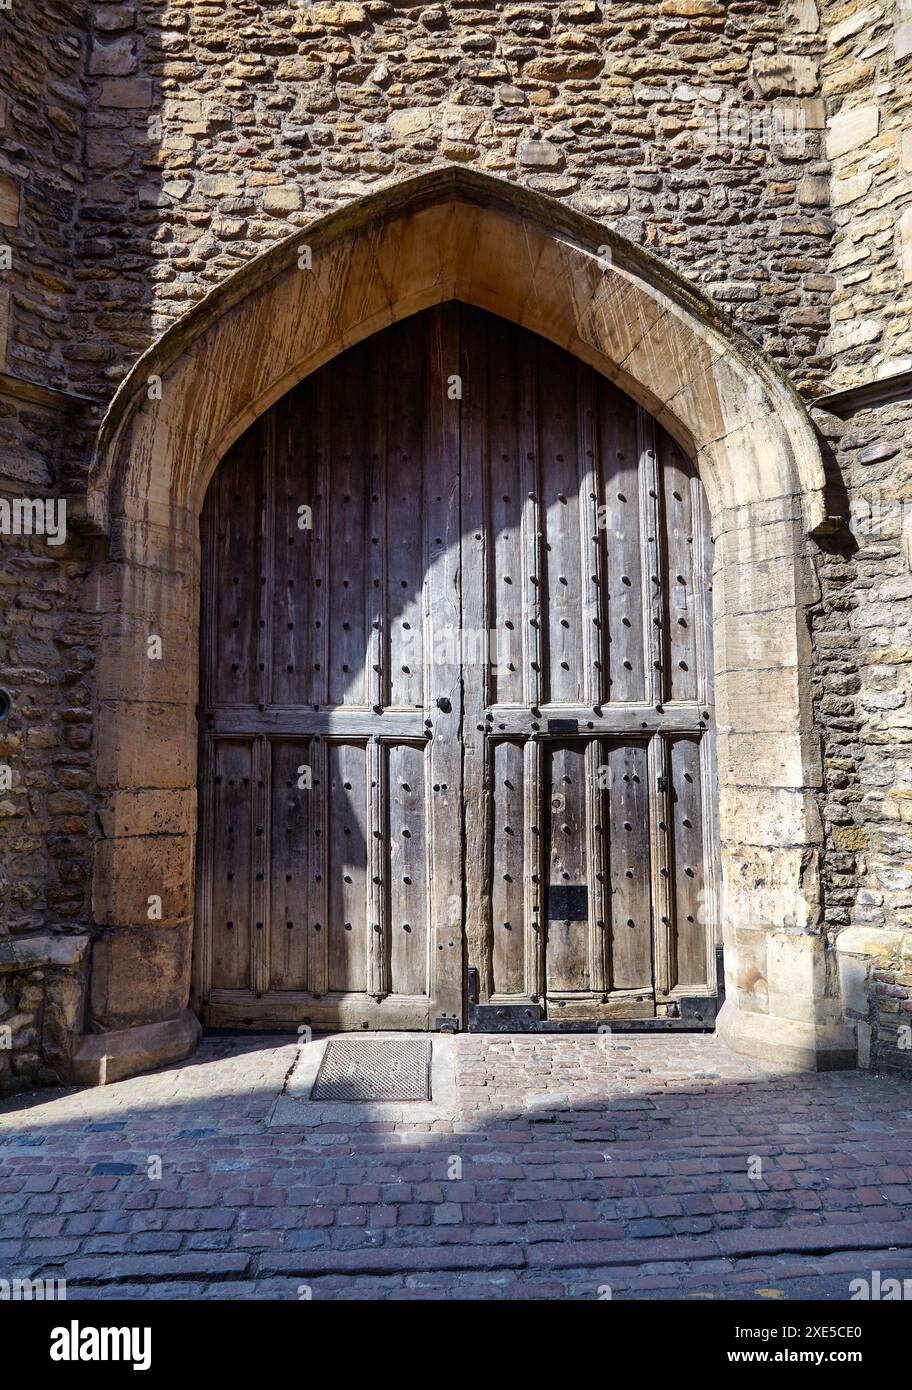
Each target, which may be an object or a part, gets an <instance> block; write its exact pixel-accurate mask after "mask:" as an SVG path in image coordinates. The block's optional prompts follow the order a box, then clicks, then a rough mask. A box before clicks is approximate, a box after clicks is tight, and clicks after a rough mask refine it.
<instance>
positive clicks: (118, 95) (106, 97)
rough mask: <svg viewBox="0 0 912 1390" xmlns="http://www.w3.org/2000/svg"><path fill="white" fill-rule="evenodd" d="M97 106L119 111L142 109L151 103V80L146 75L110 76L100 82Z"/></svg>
mask: <svg viewBox="0 0 912 1390" xmlns="http://www.w3.org/2000/svg"><path fill="white" fill-rule="evenodd" d="M98 105H99V106H111V107H114V108H115V109H117V110H121V111H142V110H145V109H147V108H148V107H150V106H151V105H152V81H151V78H148V77H111V78H109V79H108V80H107V81H106V82H102V83H101V84H100V88H99V93H98Z"/></svg>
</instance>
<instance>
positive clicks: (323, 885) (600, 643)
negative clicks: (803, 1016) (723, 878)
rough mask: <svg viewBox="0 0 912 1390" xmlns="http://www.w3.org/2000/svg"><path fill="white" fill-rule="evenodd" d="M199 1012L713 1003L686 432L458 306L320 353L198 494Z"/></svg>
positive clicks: (704, 515)
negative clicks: (316, 364) (679, 436)
mask: <svg viewBox="0 0 912 1390" xmlns="http://www.w3.org/2000/svg"><path fill="white" fill-rule="evenodd" d="M201 546H202V621H201V661H200V757H199V783H198V788H199V805H200V833H199V860H198V874H197V884H198V888H197V892H198V904H197V908H198V910H197V923H198V936H197V949H196V967H195V982H194V990H195V996H196V999H195V1002H196V1006H197V1008H198V1010H199V1012H200V1013H201V1015H202V1018H203V1021H204V1023H206V1024H208V1025H210V1026H214V1027H229V1028H251V1029H270V1030H272V1029H286V1028H287V1029H297V1028H299V1027H301V1026H302V1025H310V1026H312V1027H313V1028H315V1029H328V1030H332V1031H336V1030H345V1031H352V1030H354V1029H359V1028H363V1029H384V1030H410V1031H414V1030H421V1031H424V1030H449V1029H461V1028H463V1027H466V1026H469V1027H472V1028H477V1029H482V1030H486V1031H490V1030H493V1031H525V1030H530V1029H549V1030H550V1029H560V1030H564V1029H577V1028H579V1029H583V1028H586V1029H589V1028H594V1027H599V1026H605V1027H612V1028H614V1027H617V1026H621V1027H623V1026H625V1025H626V1026H647V1027H648V1026H652V1027H675V1026H685V1027H688V1026H689V1027H706V1026H711V1025H712V1022H713V1020H714V1017H715V1007H716V1000H717V984H716V981H717V954H716V907H715V903H716V882H717V867H716V829H715V823H716V817H715V810H716V807H715V792H714V788H715V783H716V779H715V771H714V768H715V749H714V720H713V709H714V704H713V660H712V645H711V644H712V626H711V574H712V562H711V552H712V540H711V536H710V526H709V518H708V508H707V504H706V499H705V494H704V491H703V487H702V485H701V483H700V480H699V478H698V476H697V473H696V470H695V468H694V467H693V465H692V463H691V462H690V460H689V459H687V458H686V457H685V455H684V453H683V452H682V450H681V448H680V447H679V445H678V444H677V443H676V442H675V441H674V440H673V439H672V438H671V437H670V436H669V435H668V434H667V433H666V432H665V431H664V430H663V429H662V428H661V427H660V426H659V425H658V424H657V423H656V422H655V421H654V420H653V419H652V418H651V417H650V416H649V415H648V414H647V413H646V412H645V410H644V409H643V408H642V407H641V406H639V405H637V404H635V403H634V402H633V401H632V400H631V399H630V398H629V397H628V396H626V395H625V394H624V393H623V392H621V391H620V390H619V389H618V388H617V387H616V386H614V385H613V384H612V383H611V382H609V381H608V380H607V379H606V378H604V377H602V376H601V375H600V374H599V373H597V372H596V371H595V370H594V369H593V368H592V367H590V366H589V365H587V364H585V363H583V362H581V361H579V360H578V359H577V358H575V357H573V356H572V355H571V354H569V353H568V352H566V351H564V350H563V349H561V348H559V347H557V346H556V345H554V344H553V343H550V342H547V341H546V340H544V339H542V338H540V337H538V336H537V335H535V334H533V333H532V332H530V331H529V330H527V329H524V328H522V327H519V326H517V325H515V324H513V323H510V322H508V321H506V320H504V319H501V318H498V317H496V316H495V315H493V314H490V313H487V312H485V311H482V310H480V309H476V308H470V307H468V306H466V305H462V304H459V303H457V302H455V301H454V302H451V303H446V304H442V305H439V306H437V307H435V308H432V309H428V310H424V311H422V312H420V313H416V314H415V315H413V316H411V317H409V318H406V319H404V320H402V321H401V322H399V323H397V324H395V325H393V326H392V327H389V328H386V329H384V330H382V331H380V332H378V333H376V334H374V335H373V336H372V337H369V338H367V339H365V340H364V341H363V342H362V343H360V344H359V345H357V346H356V347H353V348H351V349H349V350H348V351H346V352H344V353H343V354H341V355H340V356H338V357H336V358H334V359H333V360H332V361H331V362H329V363H328V364H327V365H325V366H323V367H321V368H320V369H318V370H317V371H316V372H314V373H313V374H312V375H311V376H309V377H307V378H305V380H304V381H302V382H301V383H300V384H299V385H298V386H296V387H295V388H294V389H293V390H292V391H290V392H289V393H288V394H287V395H286V396H284V397H282V398H281V399H280V400H279V401H278V402H277V403H276V404H275V405H274V406H272V407H271V408H270V409H269V410H268V411H266V412H265V413H264V414H263V415H262V416H261V417H260V418H259V419H258V420H257V421H256V422H255V423H254V424H253V425H252V426H251V427H250V428H249V429H248V430H247V432H246V433H245V434H244V435H242V436H241V437H240V438H239V439H238V440H237V441H236V443H235V444H234V445H233V446H232V447H231V449H230V450H229V451H228V453H227V454H226V455H225V457H224V459H223V460H222V463H221V464H220V466H219V468H218V470H217V471H216V473H215V475H214V477H213V479H212V481H211V483H210V486H209V490H208V493H207V496H206V501H205V504H204V508H203V512H202V517H201Z"/></svg>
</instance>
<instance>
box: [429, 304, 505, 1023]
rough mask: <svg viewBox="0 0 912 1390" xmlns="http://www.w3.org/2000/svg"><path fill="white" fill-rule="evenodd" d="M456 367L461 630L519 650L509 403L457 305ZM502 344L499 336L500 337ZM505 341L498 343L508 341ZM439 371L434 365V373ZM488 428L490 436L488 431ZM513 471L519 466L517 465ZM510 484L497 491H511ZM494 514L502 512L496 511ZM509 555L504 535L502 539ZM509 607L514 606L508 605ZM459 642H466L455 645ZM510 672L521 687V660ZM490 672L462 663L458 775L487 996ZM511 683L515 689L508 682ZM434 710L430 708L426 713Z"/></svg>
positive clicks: (475, 942)
mask: <svg viewBox="0 0 912 1390" xmlns="http://www.w3.org/2000/svg"><path fill="white" fill-rule="evenodd" d="M457 332H458V335H459V342H458V347H459V372H460V375H461V377H462V387H463V397H462V404H461V410H460V437H459V441H458V443H459V449H460V458H459V472H460V511H461V523H460V532H461V539H460V549H461V565H460V590H461V617H460V623H461V627H462V629H463V630H464V631H468V632H474V633H477V632H482V633H485V632H488V631H489V630H490V629H491V628H494V629H495V631H496V632H497V633H498V634H499V633H500V632H501V630H503V631H504V632H505V633H507V635H508V636H509V637H510V638H511V640H512V643H513V649H514V650H517V649H518V650H519V651H521V650H522V628H521V625H518V626H517V627H516V628H514V631H513V632H510V630H509V629H508V628H507V627H506V626H505V624H506V623H507V622H510V621H511V618H510V617H509V616H508V615H509V613H510V612H511V611H512V609H511V608H510V607H507V609H506V610H504V608H503V602H504V599H503V598H502V596H501V593H500V585H501V583H502V581H503V576H504V575H508V576H509V577H510V578H511V579H513V580H514V583H513V585H512V588H511V586H510V585H507V586H505V588H506V594H507V597H506V602H507V604H508V605H509V604H510V603H512V602H513V600H512V597H511V595H512V589H515V590H516V594H517V596H518V597H517V600H516V602H517V603H519V604H521V601H522V600H521V594H522V582H521V578H520V576H521V570H520V568H519V565H520V560H519V557H517V560H516V568H515V569H512V570H511V569H510V568H509V567H508V566H509V560H508V559H506V558H505V556H504V554H503V553H501V552H499V550H498V543H499V542H498V537H499V536H500V533H501V530H502V529H504V528H503V527H502V526H501V525H499V526H498V530H497V532H496V533H495V532H494V529H493V528H494V519H493V515H492V512H491V508H492V507H493V505H494V503H493V497H494V492H493V490H492V489H491V487H490V483H489V477H490V457H489V453H490V443H489V438H490V439H493V438H494V437H495V427H494V423H493V420H492V411H494V410H496V411H497V414H498V417H500V416H501V415H502V414H503V412H504V410H505V409H506V407H507V400H506V399H505V398H504V396H503V394H502V392H504V391H505V389H506V387H505V381H504V377H503V376H502V375H501V372H503V371H505V368H501V372H498V371H497V370H495V368H494V364H492V363H491V362H490V359H489V355H488V352H487V343H486V339H485V335H484V328H483V320H482V316H481V315H480V314H479V312H478V311H477V310H475V309H471V308H469V307H468V306H465V305H461V306H460V308H459V310H458V328H457ZM501 341H503V340H501ZM509 341H510V340H509V339H507V341H506V343H504V348H505V349H506V347H507V346H508V345H509ZM437 370H439V368H435V372H436V371H437ZM509 428H510V422H509V421H505V422H502V423H501V424H499V425H498V426H497V430H496V437H497V438H498V439H499V440H502V439H504V438H505V437H508V435H506V436H505V434H504V431H509ZM489 430H490V435H489ZM517 468H518V465H517ZM509 487H510V485H509V483H507V482H505V483H504V484H503V490H504V492H506V493H509ZM498 515H501V514H500V513H498ZM506 544H507V547H508V552H507V553H509V537H508V538H507V542H506ZM514 606H515V605H514ZM461 645H462V646H463V647H465V645H466V644H465V643H464V642H463V643H462V644H461ZM518 664H519V671H518V673H517V676H516V678H515V679H516V682H517V684H518V687H519V688H520V689H521V687H522V658H520V659H519V663H518ZM501 675H502V673H501V672H500V671H499V670H498V671H497V672H496V674H495V679H494V681H493V682H492V684H493V685H494V689H495V690H497V691H499V690H500V688H501V686H500V681H501ZM488 687H489V672H488V668H487V664H486V662H485V661H484V660H482V661H481V662H479V661H468V662H464V663H463V664H462V697H463V702H464V703H463V711H464V712H463V725H462V738H461V743H462V775H463V786H464V811H463V813H462V814H463V817H464V821H465V864H464V874H465V922H466V941H467V947H468V963H469V965H470V966H474V967H475V968H477V970H478V972H479V998H480V999H482V1000H485V999H488V998H490V996H491V993H492V991H493V990H494V989H495V987H496V985H495V977H494V960H493V954H492V953H493V948H494V942H495V941H496V939H497V938H496V928H495V926H494V917H493V915H492V899H491V893H492V876H493V858H494V854H495V850H494V847H493V845H492V838H491V836H492V830H491V817H492V806H491V787H492V776H493V769H492V761H491V760H492V756H493V752H492V749H491V748H490V747H489V746H488V734H487V720H486V706H487V703H488V698H489V688H488ZM513 688H516V687H513ZM430 713H431V714H432V715H433V710H432V711H430Z"/></svg>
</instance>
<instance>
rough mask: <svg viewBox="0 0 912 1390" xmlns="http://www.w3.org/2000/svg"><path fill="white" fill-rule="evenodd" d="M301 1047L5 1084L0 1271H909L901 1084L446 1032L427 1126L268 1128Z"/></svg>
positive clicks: (263, 1040)
mask: <svg viewBox="0 0 912 1390" xmlns="http://www.w3.org/2000/svg"><path fill="white" fill-rule="evenodd" d="M297 1053H298V1048H297V1046H296V1044H295V1043H294V1042H290V1041H289V1040H288V1039H286V1038H275V1037H262V1036H261V1037H253V1038H251V1037H244V1038H210V1039H207V1040H206V1041H205V1042H204V1043H203V1045H202V1046H201V1047H200V1049H199V1051H198V1052H197V1053H196V1055H195V1056H194V1057H193V1058H192V1059H191V1060H190V1061H188V1062H186V1063H184V1064H183V1065H182V1066H178V1067H172V1068H168V1069H166V1070H164V1071H160V1072H157V1073H155V1074H153V1075H150V1076H142V1077H137V1078H135V1079H133V1080H131V1081H124V1082H119V1083H117V1084H115V1085H111V1086H108V1087H105V1088H102V1089H92V1090H81V1091H60V1092H38V1093H34V1094H31V1095H28V1096H22V1097H18V1098H16V1099H14V1100H12V1101H10V1100H7V1102H6V1104H5V1106H4V1108H3V1113H2V1114H0V1213H2V1220H0V1276H2V1277H9V1278H12V1277H23V1276H29V1277H38V1276H39V1275H41V1276H42V1277H44V1278H55V1277H56V1278H65V1279H66V1281H67V1292H68V1296H69V1297H71V1298H73V1297H80V1296H81V1297H92V1298H107V1297H127V1298H134V1297H135V1298H174V1297H190V1298H232V1299H237V1298H299V1297H306V1296H308V1295H309V1296H312V1297H313V1298H435V1299H436V1298H472V1297H484V1298H568V1297H569V1298H573V1299H585V1298H598V1297H606V1296H607V1294H606V1292H605V1290H606V1287H608V1288H610V1289H611V1296H612V1297H614V1298H631V1297H632V1298H674V1297H694V1298H698V1297H715V1298H778V1297H781V1298H808V1297H827V1298H833V1299H847V1298H848V1297H849V1283H850V1281H851V1280H852V1279H855V1278H870V1277H871V1274H872V1271H873V1270H880V1271H881V1274H882V1277H884V1278H886V1277H888V1276H892V1277H899V1278H902V1277H912V1184H910V1175H912V1151H910V1147H912V1087H910V1086H909V1084H908V1082H903V1081H901V1080H899V1079H894V1078H892V1077H891V1078H885V1077H872V1076H869V1075H866V1074H862V1073H852V1072H842V1073H831V1074H829V1075H821V1076H814V1075H801V1076H780V1075H777V1074H775V1073H772V1072H769V1071H766V1070H764V1069H763V1068H762V1067H760V1066H757V1065H755V1064H753V1063H750V1062H747V1061H745V1060H744V1059H743V1058H739V1057H736V1056H734V1055H733V1054H732V1053H730V1052H727V1051H726V1050H725V1048H724V1047H723V1046H722V1045H721V1043H719V1042H717V1041H716V1039H714V1038H712V1037H703V1036H678V1037H668V1036H664V1037H645V1036H637V1037H630V1036H629V1035H628V1037H627V1038H626V1040H620V1041H619V1040H618V1039H617V1038H615V1039H614V1040H613V1041H612V1042H611V1043H610V1044H607V1043H606V1042H605V1040H602V1039H599V1038H598V1037H591V1036H578V1037H569V1036H568V1037H553V1036H552V1037H547V1036H539V1037H480V1036H460V1037H459V1038H457V1039H456V1072H457V1083H458V1087H457V1101H456V1104H455V1106H454V1108H453V1112H452V1115H451V1116H450V1117H449V1118H448V1119H446V1120H442V1121H435V1122H433V1123H431V1124H420V1123H416V1122H415V1121H411V1122H409V1123H395V1124H394V1123H389V1122H383V1123H379V1122H374V1123H372V1122H371V1121H370V1119H369V1117H368V1116H367V1115H366V1114H365V1118H364V1120H363V1122H361V1123H357V1124H348V1125H344V1126H343V1125H340V1124H338V1123H326V1124H321V1125H318V1126H316V1127H315V1128H313V1129H311V1130H302V1129H295V1130H286V1129H278V1128H275V1127H270V1126H269V1124H268V1119H269V1116H270V1113H271V1111H272V1109H273V1106H274V1103H275V1101H276V1098H277V1096H278V1095H279V1093H280V1091H281V1089H282V1087H283V1083H284V1081H285V1078H286V1077H287V1075H288V1073H289V1071H290V1069H291V1068H292V1066H293V1065H294V1063H295V1061H296V1056H297ZM156 1159H157V1160H159V1162H158V1163H157V1162H156ZM159 1165H160V1166H159ZM159 1171H160V1176H157V1174H158V1173H159Z"/></svg>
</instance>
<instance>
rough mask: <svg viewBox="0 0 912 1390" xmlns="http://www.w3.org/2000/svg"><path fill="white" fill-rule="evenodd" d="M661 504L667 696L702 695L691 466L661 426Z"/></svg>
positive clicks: (683, 698) (678, 698)
mask: <svg viewBox="0 0 912 1390" xmlns="http://www.w3.org/2000/svg"><path fill="white" fill-rule="evenodd" d="M656 434H657V448H658V455H659V467H660V478H661V490H662V503H663V507H662V510H663V513H664V516H663V522H664V524H663V527H662V530H663V550H664V570H665V585H664V596H665V602H664V605H663V607H664V614H663V617H664V623H665V671H666V675H665V694H666V698H668V699H670V700H696V699H698V698H699V685H698V670H697V636H698V632H699V628H700V606H701V605H700V601H699V597H698V594H697V592H696V587H697V574H696V563H695V558H696V557H695V543H696V540H697V538H696V536H695V524H696V518H695V516H694V508H693V502H694V498H693V492H692V488H691V472H692V470H691V468H690V465H689V463H688V462H687V460H685V459H684V457H683V456H682V454H681V451H680V449H679V448H678V446H677V445H676V444H675V442H674V440H672V439H671V438H670V437H669V436H668V435H667V434H666V433H665V431H664V430H657V431H656Z"/></svg>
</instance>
